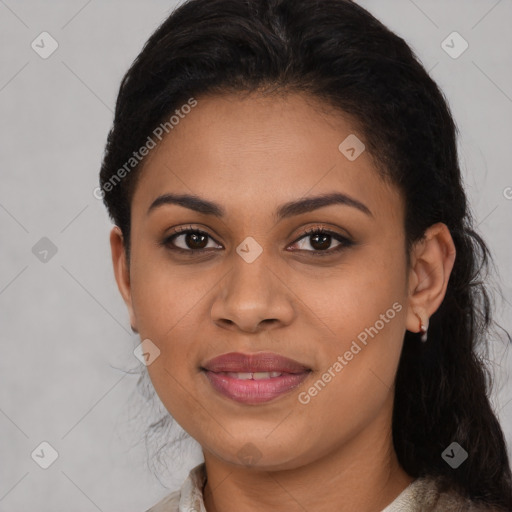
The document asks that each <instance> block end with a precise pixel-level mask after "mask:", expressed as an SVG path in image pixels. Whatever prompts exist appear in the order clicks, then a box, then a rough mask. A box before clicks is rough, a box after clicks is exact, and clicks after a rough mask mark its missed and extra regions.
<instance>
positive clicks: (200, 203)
mask: <svg viewBox="0 0 512 512" xmlns="http://www.w3.org/2000/svg"><path fill="white" fill-rule="evenodd" d="M167 204H175V205H178V206H182V207H184V208H188V209H189V210H194V211H196V212H199V213H203V214H205V215H213V216H215V217H219V218H221V217H224V216H225V214H226V212H225V210H224V208H223V207H222V206H221V205H219V204H217V203H214V202H212V201H208V200H206V199H202V198H200V197H198V196H195V195H191V194H164V195H161V196H159V197H157V198H156V199H155V200H154V201H153V202H152V203H151V206H150V207H149V209H148V211H147V214H148V215H149V213H151V212H152V211H153V210H155V209H156V208H158V207H160V206H163V205H167ZM333 204H340V205H344V206H350V207H352V208H356V209H357V210H359V211H361V212H363V213H365V214H366V215H369V216H370V217H373V214H372V212H371V211H370V209H369V208H368V207H367V206H366V205H365V204H363V203H361V202H360V201H358V200H357V199H354V198H353V197H350V196H348V195H346V194H342V193H341V192H334V193H331V194H323V195H319V196H314V197H306V198H304V199H298V200H296V201H290V202H288V203H285V204H283V205H281V206H280V207H279V208H278V209H277V211H276V214H275V216H276V218H277V220H282V219H286V218H289V217H293V216H294V215H300V214H303V213H307V212H311V211H314V210H317V209H319V208H323V207H324V206H330V205H333Z"/></svg>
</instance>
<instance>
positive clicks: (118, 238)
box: [110, 226, 138, 332]
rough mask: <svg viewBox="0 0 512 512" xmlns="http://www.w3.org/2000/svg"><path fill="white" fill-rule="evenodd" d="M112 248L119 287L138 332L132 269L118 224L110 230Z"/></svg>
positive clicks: (134, 330)
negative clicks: (133, 299) (131, 280)
mask: <svg viewBox="0 0 512 512" xmlns="http://www.w3.org/2000/svg"><path fill="white" fill-rule="evenodd" d="M110 249H111V252H112V265H113V268H114V276H115V279H116V282H117V287H118V289H119V292H120V293H121V296H122V297H123V300H124V302H125V304H126V307H127V308H128V313H129V315H130V324H131V328H132V331H133V332H138V331H137V323H136V319H135V314H134V311H133V305H132V295H131V283H130V269H129V267H128V263H127V261H126V250H125V246H124V238H123V233H122V231H121V229H120V228H119V227H118V226H114V227H113V228H112V230H111V232H110Z"/></svg>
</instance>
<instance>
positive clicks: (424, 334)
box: [418, 316, 428, 343]
mask: <svg viewBox="0 0 512 512" xmlns="http://www.w3.org/2000/svg"><path fill="white" fill-rule="evenodd" d="M418 318H419V319H420V332H421V337H420V339H421V341H422V342H423V343H425V342H426V341H427V331H428V319H427V320H426V321H425V323H423V320H422V319H421V318H420V317H419V316H418Z"/></svg>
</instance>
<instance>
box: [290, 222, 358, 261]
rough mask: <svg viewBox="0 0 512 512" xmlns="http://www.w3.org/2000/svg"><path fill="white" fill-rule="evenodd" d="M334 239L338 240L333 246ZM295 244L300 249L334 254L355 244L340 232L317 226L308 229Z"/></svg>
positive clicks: (314, 252) (315, 252)
mask: <svg viewBox="0 0 512 512" xmlns="http://www.w3.org/2000/svg"><path fill="white" fill-rule="evenodd" d="M333 241H335V242H337V245H335V246H334V248H331V244H332V243H333ZM295 245H298V250H301V251H307V252H312V253H313V254H317V255H318V254H320V253H323V254H332V253H334V252H337V251H340V250H342V249H344V248H345V247H349V246H351V245H353V242H352V241H351V240H349V239H348V238H346V237H344V236H342V235H340V234H339V233H334V232H332V231H327V230H325V229H318V228H316V229H313V230H310V231H307V232H306V233H305V234H304V235H303V236H302V237H301V238H299V239H298V240H297V241H296V242H295ZM308 246H309V247H311V250H310V249H308ZM323 254H322V255H323Z"/></svg>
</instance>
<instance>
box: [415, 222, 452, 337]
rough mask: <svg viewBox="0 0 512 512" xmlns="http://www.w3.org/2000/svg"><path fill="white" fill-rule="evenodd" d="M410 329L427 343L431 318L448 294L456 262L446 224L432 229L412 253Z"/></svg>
mask: <svg viewBox="0 0 512 512" xmlns="http://www.w3.org/2000/svg"><path fill="white" fill-rule="evenodd" d="M411 252H412V254H411V268H410V270H409V308H408V313H407V321H406V322H407V325H406V328H407V330H408V331H411V332H422V339H425V340H426V330H427V329H428V323H429V318H430V317H431V316H432V315H433V314H434V313H435V312H436V311H437V309H438V308H439V306H440V305H441V303H442V302H443V299H444V297H445V294H446V289H447V287H448V281H449V279H450V275H451V272H452V269H453V265H454V262H455V255H456V251H455V244H454V243H453V239H452V237H451V234H450V231H449V229H448V227H447V226H446V224H443V223H441V222H440V223H437V224H434V225H432V226H430V227H429V228H428V229H427V230H426V231H425V235H424V237H423V238H422V239H421V240H420V241H418V242H417V243H416V244H415V246H414V247H413V249H412V251H411Z"/></svg>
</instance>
